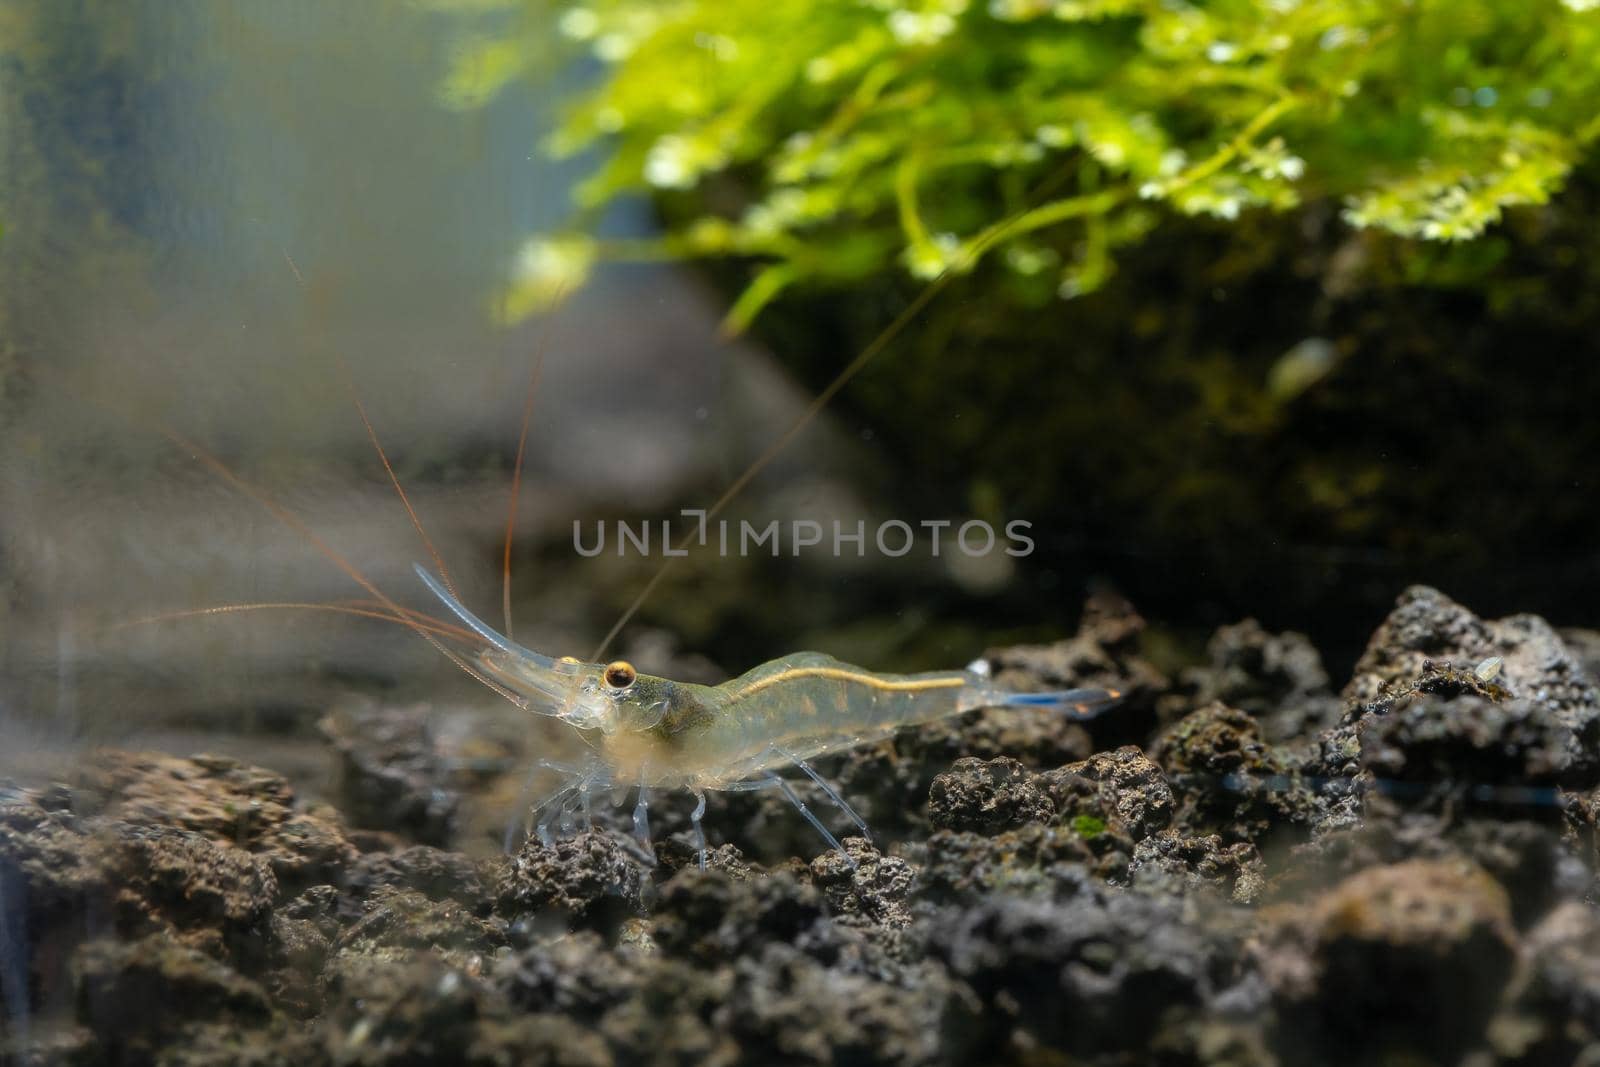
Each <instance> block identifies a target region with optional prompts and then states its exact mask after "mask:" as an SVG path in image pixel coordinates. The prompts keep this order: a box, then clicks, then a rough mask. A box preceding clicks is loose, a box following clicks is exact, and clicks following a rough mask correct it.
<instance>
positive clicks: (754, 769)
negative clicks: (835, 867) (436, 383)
mask: <svg viewBox="0 0 1600 1067" xmlns="http://www.w3.org/2000/svg"><path fill="white" fill-rule="evenodd" d="M416 569H417V574H418V575H419V576H420V577H421V578H422V580H423V581H424V582H425V583H426V584H427V586H428V588H429V589H430V590H432V592H433V593H434V595H435V596H437V597H438V598H439V599H440V600H441V601H442V602H443V603H444V604H445V605H446V606H447V607H448V608H449V609H450V610H451V611H452V612H453V613H454V614H455V615H456V616H457V617H458V618H460V619H461V621H462V622H464V623H465V624H466V625H467V626H469V627H471V628H472V630H473V631H475V632H476V633H477V634H478V636H479V637H480V638H482V639H483V641H484V642H485V646H486V647H484V649H483V650H482V651H481V652H479V653H478V655H477V660H476V663H475V667H476V669H477V671H479V672H481V674H482V675H483V677H484V678H485V679H486V680H488V681H490V682H491V683H492V684H493V685H494V687H495V688H496V689H498V690H500V691H501V692H502V693H503V694H505V695H507V696H508V697H509V698H510V699H512V700H513V701H514V702H515V703H517V704H518V705H519V706H521V707H523V708H524V709H526V710H528V711H530V712H533V713H536V714H540V715H549V716H552V717H554V718H557V719H560V720H561V721H563V722H565V723H567V724H568V725H570V726H572V727H574V728H576V729H577V730H579V731H582V732H583V733H584V735H585V740H586V741H587V742H588V748H589V752H590V755H589V757H588V759H587V761H586V762H585V763H583V764H581V765H575V766H573V765H560V764H555V763H550V762H545V763H544V764H543V766H545V767H548V768H552V769H554V770H557V771H560V772H564V773H565V774H566V775H567V778H566V780H565V782H564V784H563V785H562V786H561V788H560V789H559V790H557V791H556V792H555V793H553V794H552V795H550V796H549V797H547V798H546V799H545V800H544V801H542V802H541V804H540V805H539V807H538V808H537V810H536V811H535V812H534V813H533V819H534V820H535V829H536V832H537V833H538V835H539V837H540V838H541V839H542V840H544V841H545V842H546V843H548V842H549V841H550V840H551V839H552V834H553V831H554V830H555V829H560V828H562V827H564V826H567V825H571V823H572V819H573V816H574V813H577V812H582V813H585V814H587V813H588V811H589V805H590V800H591V797H593V796H595V795H597V794H601V793H608V792H610V791H613V790H617V789H621V788H636V789H637V791H638V799H637V802H636V804H635V807H634V811H633V829H634V836H635V837H636V838H637V839H638V841H639V844H640V846H641V847H642V848H643V850H644V851H645V853H646V854H647V855H648V856H649V857H650V858H652V859H653V858H654V852H653V850H652V849H651V845H650V829H649V804H650V801H649V798H650V795H651V793H652V792H654V791H660V790H687V791H688V792H689V793H691V794H692V795H693V796H694V799H695V807H694V811H693V813H692V814H691V816H690V819H691V824H692V828H693V832H694V837H695V844H696V847H697V849H698V853H699V863H700V866H701V867H702V868H704V867H705V864H706V838H705V831H704V829H703V827H702V825H701V819H702V816H703V815H704V814H705V809H706V793H707V792H708V791H714V790H721V791H728V792H731V791H748V790H755V789H769V788H770V789H775V790H777V791H779V792H780V793H781V794H782V795H783V796H784V797H785V798H786V799H787V800H788V801H789V802H790V803H792V804H793V805H794V806H795V808H796V809H797V810H798V811H799V812H800V814H801V815H802V816H804V817H805V818H806V820H807V821H808V822H810V824H811V825H812V826H813V827H814V828H815V829H816V830H817V832H818V833H820V834H821V835H822V837H823V839H824V840H826V841H827V843H828V844H829V845H830V846H831V847H833V848H835V849H839V850H840V851H841V852H843V851H844V850H843V848H842V846H841V845H840V843H839V841H838V839H837V838H836V837H835V836H834V835H833V833H832V832H831V831H829V830H828V828H827V827H826V826H825V825H824V824H823V822H822V821H821V819H819V818H818V817H817V815H816V814H815V813H814V812H812V811H811V810H810V809H809V808H807V807H806V805H805V803H804V802H803V801H802V800H801V798H800V796H799V794H798V793H797V792H796V791H795V789H794V787H793V785H792V784H791V783H790V781H789V780H788V779H786V778H785V777H783V775H782V774H781V773H780V772H781V771H783V770H786V769H790V768H793V769H797V770H798V771H799V772H800V773H801V774H803V775H805V776H806V777H808V778H810V779H811V780H812V781H813V782H815V783H816V785H817V787H818V789H819V790H820V791H821V792H822V794H823V795H824V796H826V797H827V798H828V800H829V802H830V803H832V804H834V805H835V806H836V807H838V808H839V809H840V810H841V811H842V812H843V813H844V814H845V815H846V817H848V818H849V820H850V821H851V822H852V823H854V824H855V826H856V827H857V828H858V829H859V830H860V831H861V833H862V835H863V836H866V837H867V838H868V839H869V840H870V834H869V833H868V828H867V825H866V822H865V821H864V820H863V819H862V818H861V816H859V815H858V814H856V812H855V811H854V810H853V809H852V808H851V807H850V805H849V804H848V803H846V801H845V800H844V798H843V797H842V796H840V795H839V793H838V792H837V791H836V790H835V789H834V788H833V787H832V786H830V785H829V784H828V783H827V782H826V781H825V780H824V779H823V778H822V776H821V775H819V774H818V773H817V772H816V770H815V769H814V768H813V767H812V766H811V763H810V762H809V761H810V760H812V759H814V758H816V757H819V756H825V755H829V754H831V753H835V752H841V751H844V750H846V749H850V748H855V747H856V746H859V745H862V744H866V743H870V742H873V741H877V740H880V739H882V738H886V737H888V736H890V735H891V734H893V733H894V732H895V731H897V730H899V729H900V728H902V727H906V726H914V725H918V724H921V723H928V722H934V721H936V720H939V719H943V718H946V717H948V716H951V715H958V714H960V713H962V712H966V711H972V710H975V709H977V708H985V707H1028V708H1036V709H1039V710H1040V711H1043V712H1051V711H1055V712H1063V713H1065V714H1067V715H1069V716H1071V717H1073V718H1077V719H1086V718H1091V717H1093V716H1095V715H1098V714H1099V713H1100V712H1102V711H1104V710H1106V709H1107V708H1109V707H1110V706H1111V705H1112V704H1114V703H1115V702H1116V701H1117V700H1118V698H1119V695H1118V694H1117V693H1116V692H1115V691H1112V690H1106V689H1069V690H1064V691H1058V692H1049V693H1015V692H1008V691H1006V690H1003V689H1000V688H998V687H996V686H995V685H993V684H992V683H991V681H990V679H989V678H988V676H987V673H986V672H985V671H984V670H982V669H981V667H982V664H974V666H973V667H972V668H968V669H966V670H959V671H936V672H930V673H924V674H877V673H874V672H871V671H867V670H863V669H862V668H860V667H853V666H851V665H849V664H847V663H843V662H840V661H839V660H836V659H834V658H833V657H831V656H826V655H823V654H821V653H817V652H799V653H795V654H793V655H789V656H784V657H782V658H780V659H775V660H772V661H771V662H769V663H764V664H762V665H761V666H759V667H756V668H755V669H754V670H751V671H748V672H747V673H745V674H742V675H740V676H739V677H737V678H734V679H732V680H730V681H727V682H723V683H722V684H721V685H715V686H707V685H694V684H690V683H685V682H675V681H671V680H670V679H667V678H657V677H652V676H651V675H647V674H640V673H639V672H638V671H636V670H635V669H634V668H633V666H632V665H631V664H629V663H626V662H624V661H620V660H619V661H615V662H612V663H604V664H602V663H583V662H581V661H579V660H576V659H573V658H571V657H565V658H560V659H553V658H551V657H549V656H545V655H541V654H540V653H538V652H534V651H532V650H531V649H527V648H524V647H522V646H521V645H519V644H516V643H515V642H513V641H511V640H509V639H508V638H506V637H504V636H503V635H501V634H499V633H497V632H496V631H495V630H493V629H492V628H491V627H489V626H488V625H487V624H486V623H484V622H483V621H482V620H480V619H479V618H478V617H477V616H475V615H473V614H472V612H470V611H469V610H467V608H466V607H465V606H463V605H462V604H461V602H460V601H459V600H458V599H457V598H456V597H455V596H453V595H452V594H451V592H450V591H449V590H448V589H446V588H445V586H444V585H443V584H442V583H441V582H440V581H439V580H438V579H437V578H435V577H434V576H433V575H432V574H430V573H429V572H428V571H427V570H425V569H424V568H423V567H421V566H418V567H417V568H416Z"/></svg>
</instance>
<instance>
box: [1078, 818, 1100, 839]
mask: <svg viewBox="0 0 1600 1067" xmlns="http://www.w3.org/2000/svg"><path fill="white" fill-rule="evenodd" d="M1072 830H1073V832H1074V833H1076V834H1077V835H1078V836H1079V837H1081V838H1083V839H1084V840H1086V841H1093V840H1094V839H1095V838H1097V837H1099V836H1100V835H1101V834H1103V833H1105V832H1106V821H1105V820H1104V819H1098V818H1095V817H1094V816H1093V815H1074V816H1073V817H1072Z"/></svg>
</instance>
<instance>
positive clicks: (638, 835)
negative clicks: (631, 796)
mask: <svg viewBox="0 0 1600 1067" xmlns="http://www.w3.org/2000/svg"><path fill="white" fill-rule="evenodd" d="M633 836H634V839H635V840H637V841H638V842H639V847H640V848H641V849H643V850H644V854H645V856H647V857H649V860H650V864H651V866H654V865H655V863H656V850H655V847H654V846H653V845H651V844H650V788H649V786H647V785H645V775H644V770H643V769H642V768H641V769H640V771H639V801H638V803H636V804H635V805H634V806H633Z"/></svg>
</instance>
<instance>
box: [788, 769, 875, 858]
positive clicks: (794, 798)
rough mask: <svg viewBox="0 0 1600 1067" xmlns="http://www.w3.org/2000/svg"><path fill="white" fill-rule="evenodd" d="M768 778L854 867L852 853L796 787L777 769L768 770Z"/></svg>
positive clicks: (823, 837)
mask: <svg viewBox="0 0 1600 1067" xmlns="http://www.w3.org/2000/svg"><path fill="white" fill-rule="evenodd" d="M767 780H768V781H770V782H772V784H773V785H775V786H776V787H777V788H778V789H779V790H781V791H782V792H783V795H784V797H785V798H787V799H788V801H789V803H791V804H793V805H794V806H795V807H796V808H797V809H798V810H799V812H800V814H801V815H803V816H805V820H806V822H808V823H810V824H811V825H812V827H813V828H814V829H815V830H816V831H817V833H819V834H821V835H822V839H823V840H824V841H826V842H828V844H829V845H830V846H832V847H833V848H834V849H835V850H836V851H837V852H838V853H839V855H841V856H843V857H844V858H845V861H846V862H847V863H849V864H850V866H852V867H854V866H855V865H856V861H855V860H854V859H853V858H852V857H851V856H850V853H848V852H846V851H845V850H844V846H843V845H841V844H839V839H838V838H837V837H834V836H833V834H832V833H831V832H830V831H829V830H828V828H827V827H826V826H824V825H822V820H821V819H819V818H817V817H816V815H815V814H813V813H812V811H811V809H810V808H808V807H806V804H805V801H803V800H801V799H800V794H799V793H796V792H795V791H794V787H793V786H792V785H790V784H789V783H788V782H786V781H784V780H783V779H782V778H780V777H778V775H777V772H775V771H768V772H767Z"/></svg>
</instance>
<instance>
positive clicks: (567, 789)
mask: <svg viewBox="0 0 1600 1067" xmlns="http://www.w3.org/2000/svg"><path fill="white" fill-rule="evenodd" d="M572 793H573V787H572V786H571V785H564V786H562V787H561V788H560V789H558V790H557V791H556V792H554V793H552V794H551V795H550V796H549V797H548V798H547V799H546V800H545V801H544V803H542V804H540V805H539V807H538V808H536V809H534V810H536V811H537V810H540V809H543V811H544V814H543V815H541V816H539V822H538V824H537V825H535V827H534V833H536V834H538V836H539V843H540V844H541V845H544V846H545V847H546V848H548V847H549V846H551V845H553V844H555V840H556V839H555V835H554V834H552V833H551V832H550V827H551V826H552V825H553V824H554V823H555V821H556V820H557V819H558V818H560V817H561V815H562V814H563V813H564V812H565V811H566V806H567V800H568V799H569V798H570V797H571V796H572Z"/></svg>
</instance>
